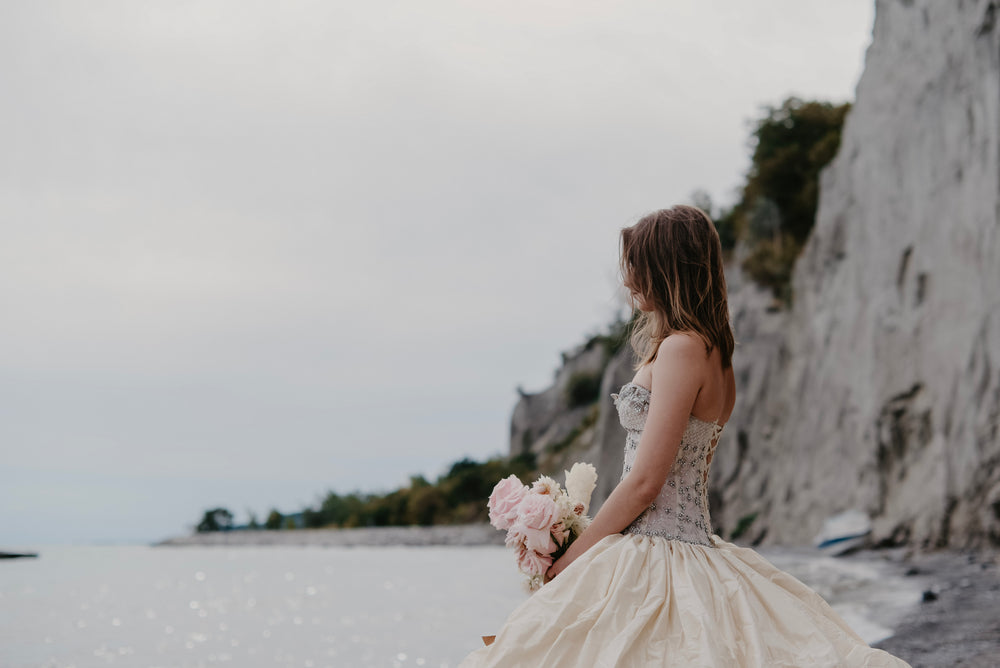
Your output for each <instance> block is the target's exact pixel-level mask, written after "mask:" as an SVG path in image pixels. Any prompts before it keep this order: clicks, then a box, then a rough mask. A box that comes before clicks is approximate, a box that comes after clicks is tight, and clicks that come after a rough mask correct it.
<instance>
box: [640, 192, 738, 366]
mask: <svg viewBox="0 0 1000 668" xmlns="http://www.w3.org/2000/svg"><path fill="white" fill-rule="evenodd" d="M621 243H622V248H621V271H622V277H623V278H624V280H625V284H626V287H628V288H629V289H630V290H631V291H633V292H635V293H636V294H638V295H640V296H641V298H642V300H643V302H644V305H645V306H646V308H647V309H649V310H647V311H643V312H642V313H641V314H640V315H639V317H638V319H637V320H636V322H635V325H634V326H633V329H632V337H631V340H632V348H633V349H634V350H635V353H636V355H637V356H638V359H639V361H638V363H637V364H636V368H638V367H641V366H643V365H645V364H648V363H650V362H652V361H653V360H654V359H656V352H657V350H658V349H659V345H660V342H661V341H663V339H665V338H667V336H669V335H670V334H671V333H673V332H681V331H688V332H692V333H695V334H697V335H698V336H700V337H701V338H702V339H704V341H705V352H706V354H708V353H711V351H712V349H713V348H714V347H716V346H717V347H718V348H719V352H720V353H721V355H722V368H724V369H727V368H729V367H730V366H732V360H733V347H734V341H733V330H732V327H731V326H730V324H729V303H728V301H727V299H726V277H725V275H724V274H723V270H722V244H721V243H720V242H719V233H718V232H717V231H716V229H715V224H714V223H712V220H711V219H710V218H709V217H708V215H707V214H706V213H705V212H704V211H702V210H701V209H698V208H695V207H693V206H683V205H678V206H675V207H673V208H670V209H663V210H661V211H655V212H653V213H651V214H649V215H647V216H645V217H643V218H642V219H641V220H640V221H639V222H638V223H636V224H635V225H633V226H631V227H626V228H624V229H623V230H622V232H621ZM632 306H633V308H634V307H635V306H636V304H635V303H634V301H633V303H632Z"/></svg>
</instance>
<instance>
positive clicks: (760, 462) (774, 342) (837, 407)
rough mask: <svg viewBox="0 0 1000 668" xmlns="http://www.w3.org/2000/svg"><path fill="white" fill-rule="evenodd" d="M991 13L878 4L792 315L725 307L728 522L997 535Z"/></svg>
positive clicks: (998, 302)
mask: <svg viewBox="0 0 1000 668" xmlns="http://www.w3.org/2000/svg"><path fill="white" fill-rule="evenodd" d="M998 4H1000V3H996V2H993V1H987V2H972V1H965V2H938V1H937V0H910V1H901V0H880V1H879V2H878V3H877V5H876V21H875V28H874V39H873V43H872V45H871V47H870V48H869V50H868V54H867V59H866V66H865V71H864V74H863V76H862V78H861V81H860V82H859V84H858V89H857V101H856V103H855V105H854V107H853V109H852V111H851V113H850V114H849V116H848V118H847V121H846V123H845V126H844V132H843V136H842V140H841V147H840V152H839V154H838V155H837V157H836V158H835V159H834V161H833V162H832V163H831V165H830V166H829V167H828V168H827V169H826V171H825V172H824V174H823V176H822V179H821V184H820V185H821V188H820V193H821V195H820V205H819V211H818V213H817V219H816V226H815V228H814V230H813V232H812V235H811V237H810V239H809V241H808V243H807V245H806V247H805V249H804V251H803V254H802V256H801V257H800V258H799V261H798V263H797V264H796V267H795V272H794V277H793V290H794V297H793V299H794V304H793V307H792V310H791V312H790V313H782V314H767V313H764V312H762V310H761V308H760V294H759V292H758V291H756V290H755V289H754V288H753V287H752V286H745V287H744V288H738V289H736V290H734V292H733V294H732V297H731V304H732V306H733V311H734V325H735V329H736V337H737V339H738V340H741V341H743V342H744V345H743V346H742V347H740V348H738V349H737V354H736V360H737V372H738V374H739V375H738V382H739V384H740V389H741V390H742V396H741V399H740V402H741V403H740V407H739V410H738V412H737V414H736V415H734V419H733V420H732V421H731V422H730V425H729V426H728V428H727V434H726V436H725V437H724V441H723V442H722V444H720V450H719V455H718V456H717V462H718V468H717V470H716V471H715V475H716V480H715V482H716V484H717V485H721V486H722V489H721V493H722V499H723V504H722V508H721V509H719V510H718V511H717V515H716V519H717V520H718V521H719V523H720V524H721V525H722V526H723V527H728V528H730V529H731V528H732V527H733V526H734V525H735V524H736V522H737V521H738V518H740V517H744V516H747V515H749V514H751V513H755V512H756V513H758V517H757V519H756V520H755V521H754V523H753V524H752V525H751V529H750V535H751V536H752V537H754V538H757V539H763V540H766V541H768V542H793V543H799V542H805V541H808V540H809V539H811V538H812V536H813V535H814V534H815V533H816V531H817V530H818V529H819V525H820V523H821V522H822V520H823V518H824V517H826V516H828V515H831V514H833V513H835V512H838V511H841V510H846V509H850V508H857V509H861V510H864V511H866V512H868V513H869V514H870V515H871V516H872V517H873V518H874V520H875V524H874V528H875V531H874V534H875V538H876V539H877V540H879V541H883V542H895V543H901V542H907V543H911V544H917V545H923V546H936V545H953V546H960V545H965V544H972V543H982V542H984V541H987V540H992V541H995V542H996V541H1000V438H998V429H1000V227H998V207H1000V170H998V156H1000V137H998V134H1000V62H998V61H1000V26H998V25H997V22H998V21H1000V7H998ZM761 330H764V331H761ZM762 336H763V338H762Z"/></svg>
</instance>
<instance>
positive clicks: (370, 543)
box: [153, 524, 505, 547]
mask: <svg viewBox="0 0 1000 668" xmlns="http://www.w3.org/2000/svg"><path fill="white" fill-rule="evenodd" d="M504 535H505V534H504V532H503V531H497V530H496V529H494V528H493V527H492V526H490V525H489V524H446V525H437V526H428V527H422V526H409V527H358V528H354V529H278V530H267V529H241V530H239V531H213V532H210V533H195V534H191V535H189V536H176V537H173V538H167V539H165V540H162V541H160V542H158V543H154V544H153V546H154V547H161V546H164V547H183V546H216V545H217V546H229V547H243V546H246V547H249V546H261V545H281V546H287V547H432V546H447V545H453V546H462V547H470V546H474V545H503V544H504Z"/></svg>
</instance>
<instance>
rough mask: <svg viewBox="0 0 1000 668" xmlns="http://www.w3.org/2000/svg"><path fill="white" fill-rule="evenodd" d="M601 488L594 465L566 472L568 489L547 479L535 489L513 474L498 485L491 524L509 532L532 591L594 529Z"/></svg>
mask: <svg viewBox="0 0 1000 668" xmlns="http://www.w3.org/2000/svg"><path fill="white" fill-rule="evenodd" d="M596 484H597V471H596V470H595V469H594V467H593V466H592V465H590V464H581V463H579V462H577V463H576V464H573V466H572V468H570V470H569V471H566V489H563V488H562V487H560V486H559V483H557V482H556V481H555V480H553V479H552V478H550V477H548V476H542V477H540V478H539V479H538V480H536V481H535V482H534V484H533V485H532V486H531V487H528V486H527V485H524V484H522V483H521V481H520V480H519V479H518V477H517V476H515V475H511V476H508V477H506V478H504V479H503V480H501V481H500V482H498V483H497V484H496V486H495V487H494V488H493V493H492V494H490V500H489V503H488V504H487V507H488V508H489V510H490V524H492V525H493V526H495V527H496V528H497V529H500V530H501V531H506V532H507V540H506V541H505V542H506V544H507V546H508V547H512V548H514V556H515V559H516V561H517V567H518V569H519V570H520V571H521V572H522V573H524V574H525V575H527V576H528V579H527V581H526V582H525V586H526V587H527V589H528V591H529V592H534V591H537V590H538V589H539V588H540V587H541V586H542V584H543V582H544V578H545V573H546V571H548V570H549V567H550V566H551V565H552V562H553V561H555V560H556V559H558V558H559V557H561V556H562V555H563V553H564V552H565V551H566V549H567V548H569V546H570V545H571V544H572V543H573V541H574V540H576V538H577V536H579V535H580V534H581V533H583V531H584V529H586V528H587V526H589V525H590V517H588V516H587V509H588V508H589V507H590V495H591V493H592V492H593V491H594V487H595V486H596Z"/></svg>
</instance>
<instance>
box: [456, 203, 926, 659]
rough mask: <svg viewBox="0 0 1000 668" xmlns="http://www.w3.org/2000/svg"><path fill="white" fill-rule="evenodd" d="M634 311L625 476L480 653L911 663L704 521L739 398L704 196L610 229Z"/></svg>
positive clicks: (624, 392) (624, 408)
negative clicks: (715, 456)
mask: <svg viewBox="0 0 1000 668" xmlns="http://www.w3.org/2000/svg"><path fill="white" fill-rule="evenodd" d="M621 243H622V249H621V269H622V275H623V276H624V279H625V281H624V282H625V287H626V288H627V289H628V290H629V293H630V295H631V300H632V302H633V306H635V307H637V308H638V309H640V310H641V311H642V314H641V317H640V319H639V322H638V324H637V325H636V328H635V330H634V333H633V336H632V345H633V347H634V349H635V351H636V353H637V355H638V358H639V364H638V366H637V371H636V374H635V378H634V379H633V380H632V382H630V383H627V384H626V385H625V386H624V387H622V389H621V390H620V392H619V393H618V394H617V395H612V397H613V399H614V401H615V404H616V406H617V408H618V414H619V419H620V420H621V423H622V425H623V426H624V427H625V429H626V430H627V432H628V437H627V438H626V441H625V465H624V470H623V472H622V478H621V482H620V483H619V484H618V486H617V487H616V488H615V490H614V492H612V494H611V496H609V497H608V499H607V501H605V502H604V505H603V506H602V507H601V510H600V512H599V513H598V514H597V516H596V517H595V518H594V520H593V522H592V523H591V524H590V526H589V528H587V530H586V531H584V533H583V534H582V535H581V536H580V537H579V538H577V540H576V541H575V542H574V543H573V544H572V545H571V546H570V548H569V549H568V550H567V551H566V553H565V554H564V555H563V556H562V557H561V558H560V559H559V560H558V561H556V562H555V563H554V564H552V567H551V568H550V569H549V571H548V574H547V576H548V578H549V580H550V581H549V582H548V583H547V584H546V585H545V586H543V587H542V589H541V590H540V591H538V592H537V593H536V594H534V595H533V596H532V597H531V598H529V599H528V600H527V601H525V602H524V603H523V604H521V605H520V606H519V607H518V608H517V609H516V610H515V611H514V612H513V613H512V614H511V615H510V617H509V618H508V620H507V622H506V623H505V624H504V626H503V628H502V629H501V630H500V631H499V633H498V634H497V636H496V640H495V642H494V643H493V644H492V645H490V646H489V647H484V648H482V649H480V650H478V651H476V652H474V653H472V654H471V655H469V656H468V657H467V658H466V659H465V661H463V662H462V664H461V666H460V668H473V667H475V666H526V667H527V666H544V667H545V668H557V667H563V666H581V667H583V666H586V667H587V668H590V667H596V666H601V667H604V666H621V667H631V666H635V667H637V668H638V667H645V666H719V667H720V668H721V667H725V668H732V667H734V666H741V667H743V666H761V667H764V666H767V667H772V668H773V667H774V666H808V667H810V668H817V667H820V666H845V667H846V666H851V667H854V666H870V667H875V666H894V667H898V666H906V665H907V664H906V663H905V662H903V661H901V660H899V659H897V658H895V657H893V656H891V655H889V654H887V653H885V652H883V651H881V650H875V649H871V648H870V647H868V645H866V644H865V642H864V641H863V640H861V638H859V637H858V636H857V634H855V633H854V632H853V631H852V630H851V629H850V628H849V627H848V626H847V625H846V624H845V623H844V621H843V620H841V619H840V617H839V616H838V615H837V614H836V613H835V612H834V611H833V610H832V609H831V608H830V607H829V606H828V605H827V604H826V602H825V601H823V599H822V598H820V597H819V595H817V594H816V593H815V592H813V591H812V590H811V589H809V588H808V587H806V586H805V585H803V584H802V583H801V582H799V581H798V580H796V579H795V578H793V577H792V576H790V575H788V574H786V573H784V572H782V571H780V570H778V569H776V568H775V567H774V566H772V565H771V564H770V563H768V562H767V561H765V560H764V559H763V558H762V557H760V556H759V555H758V554H757V553H756V552H754V551H753V550H750V549H746V548H740V547H737V546H735V545H733V544H731V543H727V542H725V541H723V540H721V539H720V538H719V537H718V536H714V535H712V534H711V522H710V519H709V516H708V501H707V486H708V485H707V483H708V469H709V464H710V463H711V460H712V453H713V451H714V448H715V446H716V444H717V442H718V439H719V435H720V434H721V432H722V429H723V426H724V425H725V423H726V421H727V420H728V419H729V415H730V413H731V412H732V409H733V404H734V402H735V398H736V388H735V382H734V378H733V369H732V364H731V360H732V353H733V335H732V330H731V328H730V325H729V311H728V304H727V302H726V283H725V277H724V275H723V269H722V247H721V245H720V243H719V235H718V233H717V232H716V230H715V226H714V225H713V224H712V221H711V220H710V219H709V218H708V216H707V215H705V213H704V212H702V211H701V210H699V209H696V208H694V207H689V206H675V207H673V208H671V209H666V210H663V211H657V212H655V213H652V214H650V215H648V216H646V217H644V218H643V219H641V220H640V221H639V222H638V223H636V224H635V225H633V226H632V227H629V228H626V229H624V230H622V233H621Z"/></svg>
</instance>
